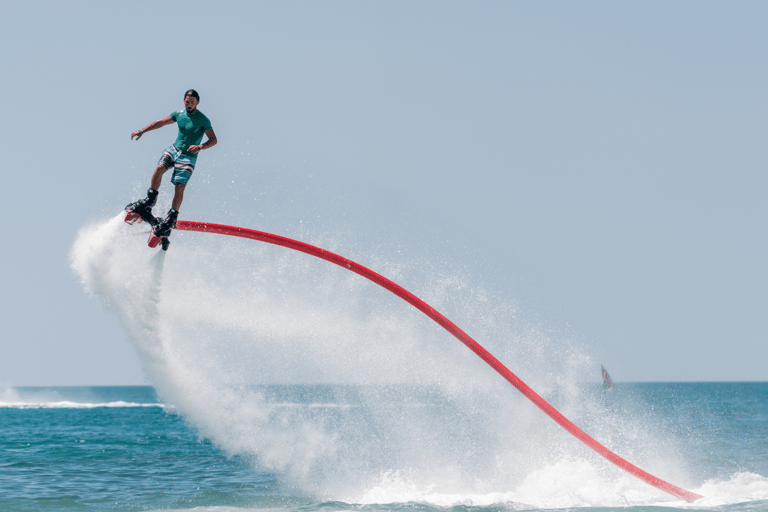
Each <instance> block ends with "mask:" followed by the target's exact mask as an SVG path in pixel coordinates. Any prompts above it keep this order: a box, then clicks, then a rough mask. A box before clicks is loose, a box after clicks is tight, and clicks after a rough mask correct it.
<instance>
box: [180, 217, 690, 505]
mask: <svg viewBox="0 0 768 512" xmlns="http://www.w3.org/2000/svg"><path fill="white" fill-rule="evenodd" d="M176 229H180V230H182V231H200V232H202V233H216V234H220V235H229V236H239V237H241V238H250V239H252V240H258V241H261V242H267V243H270V244H274V245H280V246H282V247H287V248H288V249H293V250H295V251H299V252H303V253H306V254H310V255H312V256H315V257H318V258H321V259H324V260H326V261H330V262H331V263H334V264H336V265H339V266H340V267H344V268H346V269H347V270H351V271H352V272H355V273H356V274H360V275H361V276H363V277H365V278H366V279H369V280H371V281H373V282H374V283H376V284H378V285H379V286H382V287H384V288H386V289H387V290H389V291H391V292H392V293H394V294H395V295H397V296H398V297H400V298H401V299H403V300H405V301H406V302H408V303H409V304H411V305H412V306H413V307H415V308H416V309H418V310H419V311H421V312H422V313H424V314H425V315H427V316H428V317H429V318H431V319H432V320H434V321H435V322H437V323H438V324H440V325H441V326H442V327H443V328H444V329H445V330H446V331H448V332H450V333H451V334H453V335H454V336H455V337H456V338H458V339H459V341H461V342H462V343H464V344H465V345H466V346H467V347H469V349H470V350H472V351H473V352H474V353H475V354H477V355H478V356H480V358H481V359H482V360H483V361H485V362H486V363H488V364H489V365H490V366H491V367H492V368H493V369H494V370H496V371H497V372H498V373H499V374H500V375H501V376H502V377H504V378H505V379H507V381H509V383H510V384H512V385H513V386H515V387H516V388H517V389H518V390H519V391H520V392H521V393H522V394H523V395H525V396H526V397H527V398H528V399H529V400H530V401H531V402H533V403H534V404H536V406H537V407H538V408H539V409H541V410H542V411H544V412H545V413H546V414H547V415H548V416H549V417H550V418H552V419H553V420H555V421H556V422H557V423H558V424H559V425H560V426H561V427H563V428H564V429H565V430H567V431H568V432H570V433H571V434H573V435H574V436H575V437H576V438H577V439H578V440H580V441H581V442H582V443H584V444H585V445H587V446H589V447H590V448H592V449H593V450H594V451H595V452H597V453H598V454H600V455H602V456H603V457H605V458H606V459H608V460H609V461H611V462H612V463H613V464H615V465H616V466H618V467H620V468H621V469H623V470H624V471H626V472H628V473H630V474H632V475H634V476H636V477H637V478H639V479H640V480H643V481H644V482H646V483H649V484H651V485H652V486H654V487H656V488H657V489H661V490H662V491H664V492H667V493H669V494H671V495H673V496H676V497H678V498H682V499H684V500H686V501H688V502H691V503H692V502H694V501H696V500H697V499H699V498H701V497H702V496H700V495H698V494H696V493H693V492H691V491H686V490H685V489H683V488H680V487H677V486H676V485H673V484H670V483H669V482H665V481H664V480H662V479H660V478H657V477H655V476H653V475H651V474H650V473H648V472H646V471H643V470H642V469H640V468H638V467H637V466H635V465H633V464H631V463H629V462H628V461H626V460H624V459H622V458H621V457H619V456H618V455H616V454H615V453H613V452H612V451H611V450H609V449H608V448H606V447H605V446H603V445H602V444H600V443H598V442H597V441H595V440H594V439H592V438H591V437H590V436H589V435H588V434H587V433H586V432H584V431H583V430H581V429H580V428H579V427H577V426H576V425H574V424H573V422H571V421H570V420H569V419H568V418H566V417H565V416H563V415H562V414H560V413H559V412H558V411H557V410H556V409H555V408H554V407H552V406H551V405H550V404H549V403H548V402H547V401H546V400H544V399H543V398H541V397H540V396H539V395H538V394H537V393H536V392H535V391H534V390H533V389H531V388H530V387H529V386H528V385H527V384H526V383H525V382H523V381H522V380H520V378H519V377H517V375H515V374H514V373H512V372H511V371H510V370H509V369H508V368H507V367H506V366H504V365H503V364H501V362H500V361H499V360H498V359H496V358H495V357H493V355H491V353H490V352H488V351H487V350H485V349H484V348H483V347H482V346H481V345H480V344H479V343H478V342H476V341H475V340H473V339H472V338H471V337H470V336H469V335H468V334H467V333H465V332H464V331H462V330H461V329H459V328H458V327H457V326H456V325H455V324H454V323H453V322H451V321H450V320H448V319H447V318H446V317H445V316H443V315H442V314H441V313H439V312H438V311H437V310H435V309H434V308H433V307H432V306H430V305H429V304H427V303H426V302H424V301H423V300H421V299H420V298H418V297H417V296H415V295H414V294H412V293H411V292H409V291H408V290H406V289H405V288H403V287H402V286H400V285H398V284H395V283H394V282H392V281H390V280H389V279H387V278H386V277H384V276H382V275H380V274H377V273H376V272H374V271H373V270H370V269H368V268H366V267H364V266H362V265H360V264H359V263H355V262H354V261H352V260H348V259H347V258H344V257H342V256H339V255H338V254H334V253H332V252H330V251H326V250H325V249H321V248H319V247H315V246H313V245H309V244H305V243H304V242H299V241H297V240H292V239H290V238H285V237H282V236H278V235H273V234H271V233H265V232H263V231H255V230H253V229H246V228H239V227H235V226H225V225H222V224H209V223H206V222H191V221H184V220H180V221H178V223H177V225H176Z"/></svg>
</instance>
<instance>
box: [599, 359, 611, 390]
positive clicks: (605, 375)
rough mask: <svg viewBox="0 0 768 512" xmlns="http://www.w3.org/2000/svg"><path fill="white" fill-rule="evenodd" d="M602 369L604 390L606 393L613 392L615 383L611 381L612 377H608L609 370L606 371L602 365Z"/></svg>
mask: <svg viewBox="0 0 768 512" xmlns="http://www.w3.org/2000/svg"><path fill="white" fill-rule="evenodd" d="M600 369H601V370H602V371H603V389H604V390H606V391H613V381H612V380H611V376H610V375H608V370H606V369H605V366H603V365H600Z"/></svg>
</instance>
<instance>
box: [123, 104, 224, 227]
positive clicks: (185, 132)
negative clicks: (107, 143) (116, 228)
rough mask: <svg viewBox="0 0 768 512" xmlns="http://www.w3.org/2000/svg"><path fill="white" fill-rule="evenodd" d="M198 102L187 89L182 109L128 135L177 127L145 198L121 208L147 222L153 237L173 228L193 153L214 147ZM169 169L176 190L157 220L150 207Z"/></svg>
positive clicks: (194, 159) (194, 154) (192, 162)
mask: <svg viewBox="0 0 768 512" xmlns="http://www.w3.org/2000/svg"><path fill="white" fill-rule="evenodd" d="M198 103H200V96H199V95H198V94H197V91H195V90H194V89H190V90H188V91H187V92H186V93H184V107H185V109H184V110H179V111H177V112H174V113H173V114H171V115H169V116H168V117H164V118H163V119H158V120H157V121H155V122H154V123H151V124H149V125H147V127H146V128H144V129H142V130H138V131H135V132H133V133H132V134H131V140H133V138H134V137H135V138H136V140H139V139H140V138H141V136H142V135H144V132H148V131H150V130H156V129H157V128H161V127H163V126H166V125H169V124H171V123H176V124H177V125H178V126H179V135H178V136H177V137H176V142H174V143H173V145H172V146H170V147H169V148H168V149H166V150H165V151H164V152H163V155H162V156H161V157H160V161H159V162H158V163H157V167H155V173H154V174H153V175H152V181H151V183H150V187H149V190H147V198H146V199H140V200H138V201H136V202H135V203H131V204H129V205H128V206H126V207H125V210H126V211H127V212H129V214H130V213H131V212H133V213H135V214H136V215H138V216H139V217H141V218H142V219H144V220H145V221H147V222H149V223H150V224H151V225H152V232H153V233H154V235H155V236H157V237H161V238H164V237H167V236H168V235H170V234H171V230H172V229H173V228H175V227H176V218H177V217H178V216H179V208H181V201H182V200H183V199H184V188H185V187H186V186H187V181H189V178H190V176H192V171H194V170H195V162H196V161H197V154H198V153H199V152H200V151H201V150H203V149H208V148H210V147H213V146H215V145H216V142H217V141H216V134H215V133H213V128H212V127H211V121H210V120H209V119H208V118H207V117H206V116H205V114H203V113H202V112H200V111H199V110H197V105H198ZM203 134H205V135H206V136H207V137H208V140H206V141H205V142H204V143H202V144H200V142H201V141H202V140H203ZM171 168H173V176H172V177H171V183H173V184H174V186H175V187H176V192H175V194H174V196H173V205H172V206H171V209H170V210H169V211H168V216H167V217H166V218H165V219H164V220H159V219H157V218H155V217H154V216H153V215H152V207H153V206H154V205H155V203H156V202H157V191H158V189H159V188H160V183H161V181H162V179H163V174H165V171H167V170H168V169H171ZM126 220H127V218H126ZM136 220H138V219H136Z"/></svg>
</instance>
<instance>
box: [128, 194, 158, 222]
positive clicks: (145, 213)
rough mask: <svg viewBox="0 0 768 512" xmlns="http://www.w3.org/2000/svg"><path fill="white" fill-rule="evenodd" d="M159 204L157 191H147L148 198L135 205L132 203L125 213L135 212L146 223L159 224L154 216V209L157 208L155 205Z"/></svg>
mask: <svg viewBox="0 0 768 512" xmlns="http://www.w3.org/2000/svg"><path fill="white" fill-rule="evenodd" d="M156 202H157V190H153V189H149V190H147V198H146V199H139V200H138V201H136V202H135V203H131V204H129V205H128V206H126V207H125V211H127V212H133V213H135V214H136V215H138V216H139V217H141V218H142V219H144V221H146V222H149V223H150V224H151V225H153V226H154V225H155V224H157V222H158V221H157V219H156V218H155V216H154V215H152V207H153V206H155V203H156Z"/></svg>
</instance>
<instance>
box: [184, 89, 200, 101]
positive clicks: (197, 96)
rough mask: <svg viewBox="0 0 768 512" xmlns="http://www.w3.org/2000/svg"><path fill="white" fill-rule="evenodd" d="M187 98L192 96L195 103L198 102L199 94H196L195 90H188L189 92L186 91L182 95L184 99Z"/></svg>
mask: <svg viewBox="0 0 768 512" xmlns="http://www.w3.org/2000/svg"><path fill="white" fill-rule="evenodd" d="M187 96H192V97H193V98H195V99H196V100H197V101H200V95H199V94H197V91H196V90H194V89H190V90H188V91H187V92H185V93H184V97H185V98H186V97H187Z"/></svg>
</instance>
